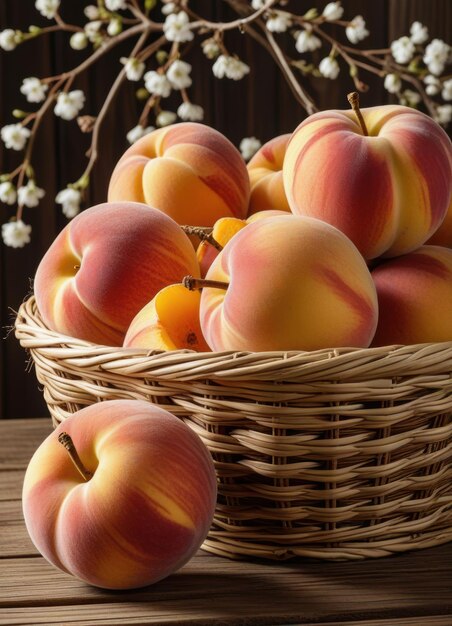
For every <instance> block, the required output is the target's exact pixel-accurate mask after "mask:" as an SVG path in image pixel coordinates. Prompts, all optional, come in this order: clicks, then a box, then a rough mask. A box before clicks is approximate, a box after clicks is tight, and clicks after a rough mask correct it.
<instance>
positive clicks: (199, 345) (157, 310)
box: [123, 284, 210, 352]
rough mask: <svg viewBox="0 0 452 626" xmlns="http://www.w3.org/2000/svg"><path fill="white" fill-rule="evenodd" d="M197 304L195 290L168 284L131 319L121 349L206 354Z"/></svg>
mask: <svg viewBox="0 0 452 626" xmlns="http://www.w3.org/2000/svg"><path fill="white" fill-rule="evenodd" d="M200 302H201V295H200V293H199V292H198V291H188V290H187V289H186V288H185V287H184V286H183V285H182V284H178V285H168V287H165V288H164V289H162V290H161V291H159V292H158V294H156V295H155V296H154V298H153V299H152V300H151V302H149V303H148V304H146V306H144V307H143V308H142V309H141V311H139V313H137V315H136V316H135V317H134V319H133V320H132V323H131V324H130V326H129V329H128V331H127V333H126V336H125V339H124V344H123V345H124V347H125V348H146V349H148V350H184V349H185V350H195V351H197V352H209V351H210V348H209V346H208V345H207V343H206V342H205V339H204V337H203V334H202V331H201V326H200V322H199V305H200Z"/></svg>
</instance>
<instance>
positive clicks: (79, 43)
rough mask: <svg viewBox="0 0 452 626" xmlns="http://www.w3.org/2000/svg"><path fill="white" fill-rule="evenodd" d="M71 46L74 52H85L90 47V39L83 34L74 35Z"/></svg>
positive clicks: (70, 41)
mask: <svg viewBox="0 0 452 626" xmlns="http://www.w3.org/2000/svg"><path fill="white" fill-rule="evenodd" d="M69 45H70V46H71V48H72V49H73V50H83V48H86V46H87V45H88V37H87V36H86V34H85V33H82V32H79V33H74V34H73V35H71V38H70V39H69Z"/></svg>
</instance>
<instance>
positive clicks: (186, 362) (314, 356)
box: [15, 295, 452, 378]
mask: <svg viewBox="0 0 452 626" xmlns="http://www.w3.org/2000/svg"><path fill="white" fill-rule="evenodd" d="M15 333H16V337H17V338H18V339H19V341H20V343H21V345H22V347H24V348H26V349H27V348H34V349H49V350H53V354H54V356H55V357H58V356H62V357H63V358H65V357H67V356H68V355H67V353H68V351H70V353H72V354H78V355H79V356H82V357H84V358H86V357H90V356H91V357H93V358H95V357H99V356H102V355H104V356H105V357H108V359H109V361H111V360H112V359H114V357H115V355H117V356H118V359H125V358H127V360H128V362H130V364H131V365H133V366H134V367H136V368H137V371H139V369H140V364H142V365H143V367H144V366H146V367H152V364H153V363H154V362H155V365H158V367H159V371H160V373H162V374H164V368H165V366H167V367H168V368H169V369H170V370H171V372H174V368H177V367H178V366H180V367H182V368H183V367H184V366H190V365H193V366H194V367H195V368H196V370H197V371H199V377H203V376H205V375H206V374H209V375H211V374H212V372H215V371H216V370H221V376H222V378H224V377H226V378H228V377H231V378H234V377H235V375H236V374H237V372H238V370H239V371H240V375H241V376H242V377H243V376H248V375H249V374H251V373H253V372H255V371H256V368H258V371H259V372H260V373H261V374H262V373H265V372H266V371H268V372H271V371H274V370H275V367H276V368H277V367H278V365H279V366H281V367H284V369H287V368H288V367H290V368H291V369H292V368H294V367H296V368H299V367H301V366H302V367H303V368H308V369H309V368H314V369H318V368H319V367H323V366H324V365H325V363H326V361H328V366H336V365H339V364H342V363H347V366H348V368H350V366H351V365H352V364H353V362H356V363H359V364H360V365H362V364H365V363H372V364H374V365H378V363H380V362H381V363H382V364H383V363H384V364H385V366H386V365H387V364H388V360H390V361H393V362H394V363H402V362H405V363H406V362H413V361H415V362H417V363H419V362H420V361H422V360H424V361H426V362H428V361H429V359H431V360H433V361H434V362H435V363H436V364H438V363H442V367H443V371H444V369H446V367H447V362H448V361H450V368H451V370H452V341H446V342H437V343H420V344H412V345H397V344H394V345H388V346H378V347H370V348H355V347H342V348H328V349H321V350H314V351H300V350H298V351H297V350H293V351H271V352H270V351H269V352H251V351H224V352H195V351H193V350H173V351H160V350H146V349H142V348H123V347H122V346H104V345H100V344H95V343H92V342H89V341H85V340H83V339H78V338H75V337H71V336H68V335H64V334H62V333H59V332H56V331H54V330H51V329H49V328H48V327H47V326H46V324H45V323H44V321H43V319H42V317H41V314H40V312H39V309H38V306H37V303H36V299H35V297H34V295H31V296H30V297H28V299H26V300H24V302H23V303H22V304H21V306H20V308H19V311H18V313H17V317H16V320H15ZM172 377H174V373H173V374H172Z"/></svg>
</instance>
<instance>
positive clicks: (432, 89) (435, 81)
mask: <svg viewBox="0 0 452 626" xmlns="http://www.w3.org/2000/svg"><path fill="white" fill-rule="evenodd" d="M424 83H425V84H426V85H427V87H426V88H425V92H426V93H427V94H428V95H429V96H436V94H438V93H439V91H440V89H441V82H440V80H439V78H437V77H436V76H433V75H432V74H427V76H425V78H424Z"/></svg>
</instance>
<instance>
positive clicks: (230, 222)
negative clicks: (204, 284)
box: [196, 209, 290, 277]
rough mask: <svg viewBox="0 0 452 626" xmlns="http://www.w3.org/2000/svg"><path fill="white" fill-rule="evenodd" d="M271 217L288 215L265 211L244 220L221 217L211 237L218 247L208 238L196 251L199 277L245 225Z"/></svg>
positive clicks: (204, 273)
mask: <svg viewBox="0 0 452 626" xmlns="http://www.w3.org/2000/svg"><path fill="white" fill-rule="evenodd" d="M273 215H290V213H287V211H278V210H276V209H275V210H271V209H269V210H267V211H259V212H258V213H253V215H250V216H249V217H247V218H246V220H239V219H237V218H235V217H222V218H220V219H219V220H217V221H216V222H215V225H214V227H213V230H212V233H211V237H212V239H214V241H215V242H216V243H217V244H219V245H214V243H213V242H212V241H211V240H209V238H206V239H204V240H203V241H201V243H200V244H199V246H198V247H197V250H196V256H197V258H198V262H199V267H200V269H201V276H202V277H205V275H206V274H207V272H208V270H209V267H210V266H211V265H212V262H213V260H214V259H215V258H216V257H217V256H218V254H219V252H220V250H221V249H222V248H224V246H225V245H226V244H227V243H228V241H229V240H230V239H232V237H233V236H234V235H235V234H236V233H238V232H239V230H242V228H244V227H245V226H246V225H247V224H252V223H253V222H256V221H257V220H260V219H263V218H266V217H271V216H273Z"/></svg>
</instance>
